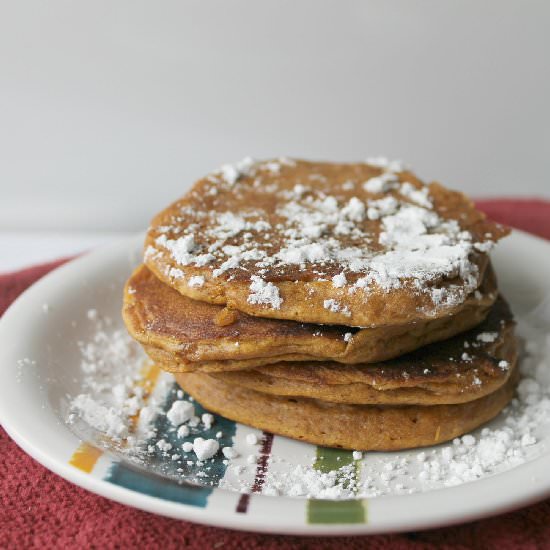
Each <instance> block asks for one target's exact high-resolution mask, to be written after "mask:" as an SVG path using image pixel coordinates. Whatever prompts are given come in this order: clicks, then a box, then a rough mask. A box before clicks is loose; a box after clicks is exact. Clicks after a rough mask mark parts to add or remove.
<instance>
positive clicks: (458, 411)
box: [176, 368, 519, 451]
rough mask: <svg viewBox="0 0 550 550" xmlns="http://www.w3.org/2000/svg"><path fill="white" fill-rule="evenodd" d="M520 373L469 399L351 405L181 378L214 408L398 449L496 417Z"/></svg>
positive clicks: (360, 445) (341, 442)
mask: <svg viewBox="0 0 550 550" xmlns="http://www.w3.org/2000/svg"><path fill="white" fill-rule="evenodd" d="M518 377H519V373H518V369H517V368H514V371H513V374H512V376H511V377H510V378H509V379H508V381H507V382H506V384H504V385H503V386H501V387H500V388H499V389H497V390H496V391H494V392H493V393H490V394H489V395H486V396H485V397H481V398H480V399H476V400H474V401H469V402H468V403H463V404H457V405H433V406H431V407H424V406H419V405H410V406H401V407H400V406H377V405H346V404H341V403H338V404H335V403H328V402H325V401H319V400H317V399H308V398H305V397H279V396H275V395H269V394H266V393H261V392H257V391H254V390H250V389H248V388H244V387H241V386H236V385H234V384H228V383H226V382H223V381H222V380H219V379H216V378H214V377H212V376H210V375H208V374H195V373H179V374H177V375H176V380H177V382H178V384H179V385H180V386H181V387H182V388H183V389H184V390H185V391H187V392H188V393H189V394H191V395H192V396H193V397H194V398H195V399H196V400H197V401H198V402H199V403H201V405H203V406H204V407H206V408H207V409H208V410H210V411H212V412H215V413H217V414H221V415H223V416H225V417H227V418H230V419H232V420H235V421H237V422H241V423H243V424H248V425H249V426H253V427H255V428H259V429H261V430H266V431H269V432H272V433H275V434H279V435H284V436H287V437H291V438H293V439H299V440H302V441H308V442H310V443H315V444H317V445H323V446H326V447H339V448H344V449H353V450H361V451H396V450H400V449H409V448H412V447H424V446H429V445H435V444H437V443H442V442H444V441H448V440H451V439H453V438H455V437H459V436H461V435H463V434H464V433H466V432H469V431H471V430H473V429H475V428H477V427H478V426H480V425H482V424H484V423H485V422H487V421H489V420H491V419H492V418H494V417H495V416H496V415H497V414H498V413H499V412H500V411H501V410H502V409H503V408H504V407H505V406H506V405H507V404H508V402H509V401H510V400H511V399H512V397H513V394H514V390H515V387H516V383H517V379H518Z"/></svg>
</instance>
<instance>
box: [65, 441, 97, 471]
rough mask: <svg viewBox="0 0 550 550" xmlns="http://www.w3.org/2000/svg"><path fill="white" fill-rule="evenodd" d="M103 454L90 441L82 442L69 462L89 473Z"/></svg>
mask: <svg viewBox="0 0 550 550" xmlns="http://www.w3.org/2000/svg"><path fill="white" fill-rule="evenodd" d="M102 454H103V451H100V450H99V449H97V448H96V447H92V446H91V445H89V444H88V443H81V444H80V445H79V446H78V447H77V449H76V451H75V452H74V453H73V456H71V458H70V460H69V464H71V465H72V466H74V467H75V468H78V469H79V470H82V471H83V472H86V473H87V474H89V473H90V472H91V471H92V470H93V469H94V466H95V465H96V462H97V461H98V460H99V457H100V456H101V455H102Z"/></svg>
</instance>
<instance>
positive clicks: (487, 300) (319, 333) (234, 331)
mask: <svg viewBox="0 0 550 550" xmlns="http://www.w3.org/2000/svg"><path fill="white" fill-rule="evenodd" d="M496 295H497V293H496V280H495V277H494V273H493V271H492V268H491V267H490V266H489V268H488V270H487V274H486V277H485V279H484V281H483V284H482V287H481V288H480V291H476V292H475V293H473V294H472V295H471V296H470V297H469V299H468V300H467V301H466V302H465V303H464V304H463V307H462V309H460V311H458V312H457V313H456V314H455V315H452V316H450V315H449V316H446V317H442V318H439V319H433V320H429V321H422V322H417V323H414V324H409V325H398V326H387V327H377V328H367V329H357V328H349V327H344V326H337V325H329V326H327V325H324V326H319V325H313V324H304V323H298V322H296V321H284V320H279V319H268V318H262V317H253V316H250V315H247V314H246V313H242V312H239V311H235V310H233V311H230V310H228V309H227V308H224V306H221V305H216V304H209V303H207V302H199V301H197V300H193V299H191V298H188V297H186V296H183V295H181V294H180V293H178V292H177V291H175V290H174V289H172V288H170V287H169V286H167V285H165V284H164V283H162V282H161V281H159V280H158V279H157V277H155V276H154V275H153V274H152V273H151V271H149V269H147V268H146V267H145V266H140V267H138V268H137V269H136V270H135V271H134V273H133V274H132V276H131V277H130V278H129V280H128V282H127V285H126V287H125V293H124V307H123V318H124V321H125V323H126V326H127V328H128V330H129V332H130V334H131V335H132V336H133V338H135V339H136V340H137V341H139V342H140V343H141V344H142V345H143V346H144V348H145V350H146V352H147V353H148V354H149V356H150V357H151V358H152V359H153V361H155V362H158V363H162V364H164V365H166V366H167V368H170V369H172V370H174V371H180V372H187V371H190V372H192V371H200V372H222V371H230V370H241V369H250V368H254V367H258V366H262V365H268V364H271V363H277V362H280V361H312V360H313V361H322V360H325V361H326V360H333V361H337V362H340V363H350V364H352V363H360V362H361V363H370V362H378V361H384V360H387V359H390V358H393V357H396V356H399V355H401V354H403V353H406V352H410V351H412V350H414V349H417V348H419V347H421V346H424V345H426V344H429V343H432V342H436V341H439V340H444V339H447V338H450V337H452V336H454V335H455V334H458V333H460V332H463V331H465V330H468V329H470V328H472V327H473V326H476V325H478V324H479V323H480V322H481V321H483V319H484V318H485V317H486V315H487V313H488V311H489V309H490V307H491V306H492V304H493V303H494V300H495V298H496Z"/></svg>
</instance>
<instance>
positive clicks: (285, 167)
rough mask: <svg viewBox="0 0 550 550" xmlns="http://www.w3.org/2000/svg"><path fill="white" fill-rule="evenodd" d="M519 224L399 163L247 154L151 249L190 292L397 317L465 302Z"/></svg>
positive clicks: (329, 312)
mask: <svg viewBox="0 0 550 550" xmlns="http://www.w3.org/2000/svg"><path fill="white" fill-rule="evenodd" d="M507 232H508V230H507V229H505V228H503V227H502V226H500V225H498V224H495V223H492V222H490V221H488V220H486V218H485V216H484V215H483V214H482V213H481V212H479V211H478V210H477V209H476V208H475V206H474V205H473V203H472V202H471V201H470V200H469V199H467V198H466V197H465V196H464V195H463V194H461V193H457V192H454V191H450V190H448V189H446V188H444V187H443V186H441V185H440V184H437V183H432V184H429V185H426V184H424V183H423V182H421V181H420V180H419V179H418V178H417V177H416V176H415V175H414V174H412V173H411V172H410V171H407V170H405V169H404V168H403V167H402V166H401V165H400V164H399V163H395V162H388V161H386V160H384V159H372V160H370V161H368V162H366V163H358V164H334V163H322V162H306V161H294V160H289V159H279V160H277V161H266V162H253V161H251V160H249V159H245V160H244V161H241V162H240V163H238V164H236V165H228V166H224V167H222V168H221V169H220V170H218V171H216V172H214V173H212V174H210V175H209V176H207V177H205V178H203V179H201V180H200V181H198V182H197V183H196V184H195V185H194V187H193V188H192V190H191V191H190V192H189V193H187V195H186V196H184V197H183V198H182V199H180V200H179V201H177V202H175V203H174V204H172V205H171V206H170V207H168V208H167V209H166V210H164V211H163V212H161V213H160V214H159V215H158V216H156V217H155V219H154V220H153V222H152V224H151V227H150V229H149V231H148V233H147V236H146V243H145V245H146V247H145V255H144V257H145V263H146V265H147V266H148V268H149V269H150V270H151V271H152V272H153V273H154V274H155V275H156V276H157V277H158V278H159V279H160V280H161V281H163V282H164V283H165V284H167V285H169V286H171V287H172V288H174V289H176V290H177V291H178V292H180V293H181V294H183V295H185V296H187V297H189V298H192V299H195V300H199V301H204V302H209V303H212V304H220V305H227V306H228V307H229V308H231V309H234V310H238V311H241V312H244V313H247V314H248V315H251V316H258V317H268V318H275V319H287V320H296V321H301V322H307V323H321V324H329V325H347V326H356V327H357V326H358V327H376V326H385V325H392V326H395V325H400V324H409V323H412V322H416V321H422V320H430V319H437V318H441V317H445V316H448V315H452V314H454V313H456V312H458V311H459V310H460V308H461V307H462V306H463V304H464V303H465V302H466V300H468V298H469V296H470V295H471V294H472V292H474V291H475V290H476V289H477V288H478V287H479V286H480V284H481V281H482V279H483V276H484V271H485V268H486V266H487V262H488V258H487V252H488V250H489V249H490V248H491V246H492V245H493V244H494V243H495V242H496V241H497V240H499V239H500V238H501V237H503V236H504V235H506V234H507Z"/></svg>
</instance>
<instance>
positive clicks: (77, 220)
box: [0, 0, 550, 231]
mask: <svg viewBox="0 0 550 550" xmlns="http://www.w3.org/2000/svg"><path fill="white" fill-rule="evenodd" d="M0 10H1V13H0V186H1V187H2V189H1V191H2V192H1V195H0V197H1V198H0V230H4V231H6V230H12V231H20V230H31V229H38V230H40V231H42V230H54V229H59V230H67V229H70V230H71V231H75V230H89V231H92V230H93V231H108V230H137V229H143V228H144V227H145V226H146V224H147V222H148V220H149V219H150V218H151V217H152V216H153V214H154V213H155V212H156V211H157V210H159V209H161V208H162V207H163V206H165V205H166V204H167V203H168V202H169V201H171V200H173V199H175V198H177V197H178V196H179V195H181V194H182V193H183V192H184V191H185V189H186V188H187V186H188V185H189V184H190V183H192V181H193V180H194V179H196V178H197V177H199V176H201V175H202V174H204V173H206V172H207V171H209V170H210V169H212V168H215V167H216V166H218V165H219V164H221V163H223V162H227V161H231V160H237V159H239V158H241V157H243V156H245V155H251V156H254V157H257V158H263V157H270V156H277V155H281V154H285V155H290V156H298V157H305V158H319V159H334V160H337V159H341V160H354V159H363V158H365V157H366V156H371V155H379V154H383V155H386V156H389V157H393V158H402V159H404V160H405V161H407V162H409V163H410V164H412V166H413V167H415V168H416V170H417V172H418V173H419V174H420V175H421V176H422V177H425V178H426V179H429V180H431V179H438V180H440V181H442V182H444V183H446V184H447V185H449V186H451V187H455V188H459V189H462V190H465V191H467V192H468V193H471V194H473V195H475V196H487V195H510V194H512V195H539V196H540V195H544V196H547V197H548V196H550V183H549V181H548V174H549V173H550V111H549V109H548V105H547V104H548V98H549V97H550V74H549V73H550V69H549V54H550V32H549V30H548V29H549V28H550V2H547V1H543V0H541V1H533V0H521V1H520V0H515V1H512V0H501V1H486V2H485V1H479V0H460V1H458V0H456V1H452V0H446V1H442V0H433V1H429V0H361V1H359V0H358V1H343V0H334V1H332V2H326V1H322V0H277V1H269V0H265V1H264V0H262V1H256V0H220V1H211V0H201V1H199V0H194V1H188V0H174V1H169V0H165V1H149V2H144V1H137V0H120V1H112V0H108V1H107V0H105V1H102V0H93V1H87V2H86V1H83V2H80V1H78V2H75V1H43V0H41V1H35V2H28V1H19V0H18V1H4V0H1V1H0Z"/></svg>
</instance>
